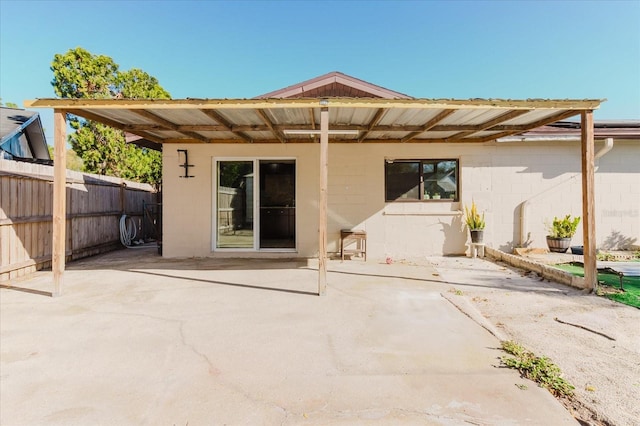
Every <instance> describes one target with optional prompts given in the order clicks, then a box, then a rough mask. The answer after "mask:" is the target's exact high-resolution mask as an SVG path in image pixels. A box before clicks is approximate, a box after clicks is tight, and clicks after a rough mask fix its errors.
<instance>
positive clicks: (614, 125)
mask: <svg viewBox="0 0 640 426" xmlns="http://www.w3.org/2000/svg"><path fill="white" fill-rule="evenodd" d="M581 127H582V126H581V123H580V122H576V121H558V122H555V123H550V124H548V125H546V126H542V127H538V128H536V129H532V130H530V131H528V132H524V133H522V134H520V135H517V136H510V137H507V138H503V139H501V142H508V141H511V142H514V141H535V140H543V139H566V140H577V139H580V134H581V131H582V130H581ZM593 131H594V137H595V138H596V139H605V138H614V139H632V140H640V120H597V121H594V123H593Z"/></svg>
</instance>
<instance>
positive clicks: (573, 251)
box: [571, 246, 584, 254]
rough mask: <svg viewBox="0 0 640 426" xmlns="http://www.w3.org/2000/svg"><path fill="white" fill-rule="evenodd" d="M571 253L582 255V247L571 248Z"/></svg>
mask: <svg viewBox="0 0 640 426" xmlns="http://www.w3.org/2000/svg"><path fill="white" fill-rule="evenodd" d="M571 253H572V254H584V247H583V246H571Z"/></svg>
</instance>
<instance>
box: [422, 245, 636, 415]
mask: <svg viewBox="0 0 640 426" xmlns="http://www.w3.org/2000/svg"><path fill="white" fill-rule="evenodd" d="M428 260H429V261H430V262H431V263H432V264H433V266H434V267H435V268H436V269H437V271H438V273H439V274H440V276H441V278H442V279H443V281H445V282H447V283H449V284H450V285H451V287H452V289H455V290H458V291H452V292H450V293H449V295H450V298H456V297H460V298H465V299H467V300H466V301H465V303H455V304H456V305H460V306H465V305H467V306H469V307H470V308H469V309H471V310H474V309H475V310H477V311H479V312H480V313H481V314H482V316H483V317H484V318H486V320H488V322H489V323H490V324H491V325H492V326H494V327H495V329H496V330H497V331H496V333H495V334H497V335H498V337H499V338H504V337H507V338H508V339H510V340H514V341H516V342H518V343H520V344H521V345H522V346H524V347H525V348H526V349H528V350H530V351H532V352H534V353H535V354H536V355H538V356H547V357H549V358H550V359H551V360H552V361H553V362H554V363H555V364H556V365H558V366H559V367H560V369H561V370H562V372H563V377H564V378H565V379H566V380H567V381H568V382H569V383H571V384H572V385H573V386H575V395H574V397H573V398H572V399H571V400H564V401H563V403H564V404H565V406H566V407H567V409H569V410H570V411H571V412H572V414H573V415H574V417H575V418H576V419H578V420H579V421H580V422H582V423H583V424H592V425H638V424H640V420H639V419H640V309H636V308H633V307H630V306H626V305H622V304H619V303H617V302H613V301H611V300H608V299H606V298H603V297H598V296H596V295H593V294H589V293H586V292H584V291H581V290H577V289H574V288H571V287H568V286H565V285H562V284H557V283H554V282H549V281H547V280H544V279H542V278H541V277H539V276H537V275H536V274H535V273H531V272H526V271H522V270H518V269H515V268H512V267H509V266H507V265H504V264H501V263H499V262H498V263H493V262H491V261H489V260H487V259H479V258H476V259H470V258H465V257H432V258H429V259H428ZM485 328H487V327H485ZM489 328H490V327H489ZM523 391H524V392H526V390H523Z"/></svg>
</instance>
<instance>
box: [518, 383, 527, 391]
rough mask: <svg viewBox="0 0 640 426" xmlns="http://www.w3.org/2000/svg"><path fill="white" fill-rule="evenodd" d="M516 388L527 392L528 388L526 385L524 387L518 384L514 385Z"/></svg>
mask: <svg viewBox="0 0 640 426" xmlns="http://www.w3.org/2000/svg"><path fill="white" fill-rule="evenodd" d="M516 387H517V388H518V389H520V390H527V389H529V387H528V386H527V385H524V384H518V383H516Z"/></svg>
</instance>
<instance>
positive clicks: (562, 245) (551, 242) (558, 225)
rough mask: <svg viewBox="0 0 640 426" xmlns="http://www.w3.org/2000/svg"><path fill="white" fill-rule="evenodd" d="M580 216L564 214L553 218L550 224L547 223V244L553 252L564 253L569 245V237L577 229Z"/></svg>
mask: <svg viewBox="0 0 640 426" xmlns="http://www.w3.org/2000/svg"><path fill="white" fill-rule="evenodd" d="M579 223H580V216H576V217H574V218H572V217H571V215H566V216H565V217H564V218H562V219H559V218H557V217H554V218H553V222H552V223H551V225H549V224H547V231H548V232H549V235H547V246H549V250H550V251H552V252H554V253H565V252H566V251H567V249H568V248H569V247H570V246H571V238H572V237H573V235H574V234H575V233H576V230H577V229H578V224H579Z"/></svg>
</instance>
